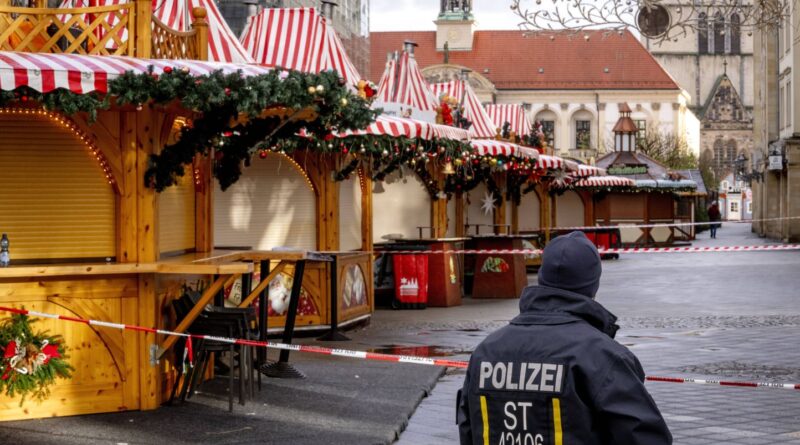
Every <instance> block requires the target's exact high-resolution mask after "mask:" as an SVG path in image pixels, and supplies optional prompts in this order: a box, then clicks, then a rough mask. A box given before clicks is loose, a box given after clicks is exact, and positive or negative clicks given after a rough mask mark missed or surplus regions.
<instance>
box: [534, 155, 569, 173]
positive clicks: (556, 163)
mask: <svg viewBox="0 0 800 445" xmlns="http://www.w3.org/2000/svg"><path fill="white" fill-rule="evenodd" d="M565 166H566V163H565V160H564V158H560V157H558V156H551V155H539V160H538V161H537V162H536V168H538V169H540V170H545V169H553V170H555V169H563V168H564V167H565Z"/></svg>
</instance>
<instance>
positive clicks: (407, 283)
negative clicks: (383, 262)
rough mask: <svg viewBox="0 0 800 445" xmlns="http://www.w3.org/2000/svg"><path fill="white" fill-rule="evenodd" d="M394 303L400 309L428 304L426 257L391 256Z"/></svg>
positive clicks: (421, 306)
mask: <svg viewBox="0 0 800 445" xmlns="http://www.w3.org/2000/svg"><path fill="white" fill-rule="evenodd" d="M392 266H393V269H394V288H395V301H396V302H398V303H399V305H400V307H412V308H413V307H416V308H424V307H425V306H426V305H427V304H428V256H427V255H407V254H403V255H393V258H392Z"/></svg>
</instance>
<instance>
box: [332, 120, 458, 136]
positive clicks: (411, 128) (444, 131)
mask: <svg viewBox="0 0 800 445" xmlns="http://www.w3.org/2000/svg"><path fill="white" fill-rule="evenodd" d="M368 134H369V135H385V136H391V137H407V138H410V139H423V140H432V139H435V138H436V139H452V140H459V141H461V140H467V139H469V133H467V130H464V129H462V128H456V127H450V126H447V125H438V124H432V123H430V122H424V121H420V120H416V119H409V118H404V117H396V116H389V115H385V114H382V115H380V116H378V118H377V119H376V120H375V122H374V123H372V124H371V125H370V126H368V127H367V128H365V129H363V130H348V131H346V132H343V133H341V135H340V136H343V137H344V136H360V135H368Z"/></svg>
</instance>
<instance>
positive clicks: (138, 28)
mask: <svg viewBox="0 0 800 445" xmlns="http://www.w3.org/2000/svg"><path fill="white" fill-rule="evenodd" d="M152 13H153V10H152V4H151V2H150V0H146V1H145V0H137V1H135V2H131V3H124V4H120V5H114V6H95V7H86V8H82V7H76V8H67V9H64V8H60V9H49V8H21V7H14V6H7V5H0V129H2V130H0V131H2V132H3V136H4V137H3V138H2V141H0V166H2V168H3V172H4V174H3V181H5V184H4V185H5V187H4V188H3V190H2V191H0V194H2V195H3V197H2V198H0V207H2V209H3V213H2V214H0V230H2V231H3V232H5V233H8V237H9V239H10V255H11V266H10V267H7V268H1V269H0V283H2V285H0V300H2V305H4V306H13V307H25V308H26V309H29V310H36V311H40V312H44V313H51V314H58V315H65V316H71V317H79V318H86V319H95V320H101V321H105V322H111V323H124V324H129V325H139V326H145V327H159V328H171V329H175V330H178V331H183V330H185V329H186V328H187V327H188V325H189V324H190V323H191V321H192V320H193V318H194V317H196V316H197V315H198V314H199V313H200V311H201V310H202V308H203V307H204V306H205V304H206V303H210V302H212V301H213V299H214V298H215V296H216V295H217V293H218V292H219V291H220V290H221V289H222V288H223V287H224V286H225V284H227V283H231V282H233V281H235V280H236V279H237V278H239V277H241V276H243V275H249V274H251V273H252V272H253V270H254V262H255V263H258V262H259V261H261V260H266V261H270V260H274V262H273V263H272V264H274V265H275V267H276V268H277V270H286V269H290V268H291V266H292V263H295V262H298V261H304V260H305V259H306V257H304V256H302V255H300V256H295V257H292V258H289V257H288V256H286V255H288V254H283V255H284V256H285V258H284V257H281V256H280V253H274V252H252V253H249V254H247V255H245V254H237V255H232V254H230V253H227V254H223V255H222V256H218V253H215V252H214V251H213V245H214V241H213V235H214V232H213V225H214V224H213V221H214V219H215V215H214V205H213V199H212V196H213V194H214V192H213V190H214V187H215V185H214V182H213V178H214V176H216V177H217V179H218V180H220V181H223V180H224V181H225V182H226V184H228V185H230V184H233V183H235V182H236V179H238V174H239V173H240V172H239V171H238V169H239V168H240V167H241V165H242V163H243V162H245V161H246V160H247V158H248V156H249V155H250V154H252V153H250V152H249V151H247V150H245V151H239V150H238V149H237V147H243V148H249V147H251V145H250V143H248V141H250V142H252V141H254V140H256V139H262V136H263V135H273V136H274V138H284V137H286V135H287V134H288V135H292V134H295V133H296V132H297V131H298V130H299V129H301V128H302V127H309V128H313V129H316V130H318V131H319V133H320V134H322V130H324V129H325V126H326V125H331V124H333V125H335V126H337V127H339V128H349V127H352V126H362V125H366V124H368V123H369V121H370V119H371V118H372V114H371V112H370V111H369V110H368V108H367V106H366V102H365V101H363V100H361V99H360V98H358V97H356V96H355V95H354V94H352V93H351V92H350V91H349V90H348V89H347V88H346V87H345V86H342V85H340V84H339V82H338V79H337V77H336V76H335V75H334V74H330V73H327V74H320V75H316V74H299V73H284V74H281V73H278V72H276V71H274V70H272V69H269V68H264V67H257V66H253V65H239V64H226V63H209V62H201V61H199V60H204V59H206V58H207V54H208V52H209V51H210V49H211V48H212V47H215V45H217V44H222V43H223V40H221V39H222V38H221V37H220V35H219V34H210V33H208V31H207V28H208V24H207V22H206V20H205V18H206V12H205V11H204V10H202V9H195V10H194V11H193V18H194V23H193V25H192V29H191V31H188V32H185V33H176V32H174V31H172V30H170V29H168V28H165V27H162V25H161V24H160V23H159V22H158V21H155V20H151V17H152ZM69 17H90V18H91V21H90V22H89V23H84V24H83V25H86V26H91V27H92V29H95V28H97V29H102V30H109V29H115V30H120V32H116V31H114V32H97V33H91V32H84V33H82V34H80V35H75V34H73V33H65V31H64V30H66V29H67V27H68V26H73V25H76V22H74V21H72V22H68V23H69V24H68V25H67V24H64V22H62V20H67V21H68V20H69ZM44 22H49V23H51V24H52V25H53V27H44V26H36V24H37V23H44ZM25 23H28V24H30V25H32V26H28V25H25V26H23V25H24V24H25ZM61 24H64V26H63V27H62V26H61ZM223 24H224V22H223ZM83 25H80V26H83ZM115 26H117V28H114V27H115ZM153 27H155V28H153ZM153 29H155V30H154V31H151V30H153ZM54 30H55V31H54ZM59 30H60V31H59ZM122 31H124V32H122ZM52 32H59V33H60V34H57V35H50V34H48V33H52ZM12 36H14V37H12ZM54 36H55V37H54ZM58 36H60V37H58ZM165 36H169V38H168V39H166V40H165ZM17 38H19V39H17ZM170 45H172V46H170ZM217 48H218V47H217ZM30 52H40V53H39V54H35V55H33V54H30ZM54 53H64V54H54ZM84 53H91V55H85V54H84ZM112 54H117V55H126V56H135V58H134V57H125V58H120V57H117V56H114V55H112ZM154 54H158V56H159V57H171V58H175V59H178V58H180V59H184V60H154V59H150V58H149V57H151V56H152V55H154ZM287 78H288V79H289V80H291V82H290V83H286V84H285V85H290V84H291V85H295V87H286V88H287V90H286V91H287V94H291V97H292V102H293V103H295V104H298V106H299V108H297V109H287V108H285V107H284V106H283V104H281V103H274V102H267V101H265V103H267V105H268V106H263V105H259V104H258V103H247V102H245V101H244V99H242V97H243V96H240V94H242V92H243V91H247V94H248V95H251V94H255V95H259V96H260V97H261V98H264V99H266V98H267V96H265V94H270V93H269V92H268V91H266V90H263V89H262V87H261V86H260V85H268V88H284V82H286V79H287ZM319 85H324V89H322V88H319V87H318V86H319ZM310 86H315V88H314V90H313V91H312V90H311V89H310ZM105 97H108V98H110V99H111V101H110V104H108V103H104V102H103V100H102V99H104V98H105ZM326 103H327V104H333V105H331V106H320V104H326ZM43 104H47V107H48V109H47V110H45V109H44V108H43V106H42V105H43ZM187 104H189V105H187ZM234 104H236V105H234ZM237 107H238V110H239V111H241V113H239V114H237V112H236V110H237ZM210 113H211V114H216V116H217V118H216V119H212V118H211V117H210V116H209V114H210ZM342 115H344V116H346V117H340V116H342ZM290 116H291V117H292V118H289V117H290ZM322 122H325V123H326V124H322ZM23 123H24V125H23ZM276 129H277V130H276ZM179 135H180V136H179ZM247 138H251V139H247ZM226 144H227V145H226ZM22 147H24V148H25V149H24V150H22V149H21V148H22ZM181 150H185V151H181ZM204 153H205V154H207V156H204V155H203V154H204ZM270 156H273V155H270ZM274 156H275V157H280V156H282V155H280V154H275V155H274ZM293 159H296V160H298V161H297V162H305V165H307V166H313V168H314V170H312V172H313V173H311V174H309V175H308V176H309V178H311V179H313V180H318V181H319V182H318V183H317V184H314V187H315V190H316V192H315V193H318V194H319V196H320V198H318V200H317V202H318V206H320V207H319V208H322V209H325V213H324V216H320V218H325V221H326V223H325V224H321V225H319V226H321V227H323V228H322V229H319V226H318V232H317V234H316V235H317V236H316V238H317V241H318V242H319V243H321V244H318V246H324V248H334V249H335V248H336V247H338V246H337V245H336V243H337V242H338V237H337V233H336V226H337V224H336V222H337V221H338V219H337V217H338V208H337V205H338V202H337V201H336V196H337V190H338V186H339V184H336V183H333V181H331V180H330V171H331V170H332V168H331V165H333V162H334V161H333V160H332V158H331V159H326V158H324V157H320V156H318V155H317V154H315V153H312V152H310V151H308V150H297V151H296V153H295V154H294V155H293ZM312 160H314V161H312ZM306 161H307V162H306ZM181 166H185V167H186V168H187V170H188V171H187V174H186V175H184V176H181V175H180V173H179V168H180V167H181ZM245 170H246V169H245ZM323 172H324V173H323ZM323 178H324V179H323ZM365 181H366V182H367V183H368V181H369V178H368V177H367V178H366V179H365ZM173 183H174V184H175V185H174V186H173V187H172V188H166V190H165V191H164V192H163V193H158V191H157V189H158V190H161V189H163V188H165V187H167V186H169V185H171V184H173ZM351 192H352V191H351ZM365 202H366V203H367V204H366V205H365V207H364V208H367V209H368V208H369V198H365ZM319 203H321V204H319ZM351 205H352V203H351ZM320 214H321V213H318V215H320ZM364 219H365V220H367V221H368V220H369V218H368V216H367V217H365V218H364ZM364 225H366V226H368V224H364ZM364 239H365V240H366V241H365V243H366V244H367V245H368V244H369V242H370V241H371V237H370V236H367V237H366V238H364ZM208 257H211V258H214V259H213V260H207V259H206V258H208ZM364 264H366V267H369V263H368V262H364ZM357 267H358V266H357ZM367 273H368V272H367ZM340 276H344V277H347V274H343V275H340ZM272 278H274V277H270V278H269V279H270V280H271V279H272ZM343 280H345V282H344V283H343V286H342V287H347V283H346V280H347V278H343ZM203 282H204V283H205V284H204V285H201V286H199V290H200V292H201V294H202V296H201V299H200V301H199V302H198V303H197V305H196V306H195V309H193V310H192V312H190V314H189V315H188V316H187V318H186V319H184V320H183V321H182V322H181V323H179V324H178V323H176V321H175V320H173V319H172V313H171V310H169V308H170V302H171V300H172V299H173V298H174V297H176V296H177V295H179V294H180V292H181V291H182V287H183V286H184V285H190V286H195V285H196V283H203ZM320 286H323V285H322V284H320ZM323 287H326V288H327V287H328V286H323ZM351 287H353V286H351ZM363 292H364V293H367V292H369V281H368V280H367V281H366V282H365V286H364V291H363ZM249 297H250V299H249V301H252V298H253V297H254V293H251V294H250V295H249ZM370 309H371V308H368V309H361V308H359V309H358V310H359V311H361V312H362V313H365V312H368V311H369V310H370ZM320 311H321V312H322V313H321V314H320V315H321V317H326V316H328V315H327V312H324V309H320ZM341 315H342V316H343V317H353V316H354V314H353V313H348V312H346V311H343V312H341ZM5 317H6V314H0V318H5ZM321 322H322V323H324V319H323V320H322V321H321ZM36 328H37V329H47V330H50V331H51V332H54V333H58V334H61V335H62V336H63V340H62V341H63V344H64V345H65V346H66V347H67V352H68V354H69V358H68V360H69V363H70V364H71V365H72V366H73V367H74V368H75V369H74V371H73V374H72V377H71V379H69V380H59V381H58V382H57V384H55V385H54V386H53V387H52V388H51V389H52V394H51V396H50V397H49V398H48V399H46V400H45V401H43V402H42V403H41V404H37V403H35V402H33V401H27V402H25V403H24V404H22V405H20V401H19V399H18V398H9V397H7V396H6V395H0V420H10V419H24V418H36V417H49V416H56V415H58V416H63V415H75V414H87V413H98V412H111V411H120V410H135V409H155V408H157V407H158V406H159V405H160V403H161V402H162V400H164V397H165V394H168V393H169V391H170V389H171V387H172V386H173V385H174V384H175V379H176V377H177V375H178V374H177V372H176V370H175V367H174V365H175V361H174V360H173V359H172V355H171V354H170V351H169V349H170V346H171V345H172V343H173V342H174V338H175V337H165V336H163V335H155V334H152V333H143V332H142V333H137V332H133V331H118V330H113V329H107V328H103V327H101V326H97V325H87V324H82V323H65V322H63V321H57V320H42V321H38V322H37V323H36ZM163 351H167V353H166V354H163V353H162V352H163ZM159 357H160V360H158V359H159Z"/></svg>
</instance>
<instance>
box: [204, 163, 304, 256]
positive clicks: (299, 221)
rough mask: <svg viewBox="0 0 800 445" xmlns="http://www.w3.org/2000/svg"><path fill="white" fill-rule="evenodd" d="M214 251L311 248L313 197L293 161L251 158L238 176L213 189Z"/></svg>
mask: <svg viewBox="0 0 800 445" xmlns="http://www.w3.org/2000/svg"><path fill="white" fill-rule="evenodd" d="M214 193H215V194H214V244H215V245H216V246H217V247H247V248H253V249H256V250H266V249H272V248H274V247H289V248H295V249H305V250H315V249H316V248H317V210H316V196H315V195H314V191H313V190H312V189H311V185H310V184H309V183H308V180H307V179H306V177H305V176H304V175H303V173H301V172H300V171H299V167H298V166H297V165H296V164H294V162H293V161H292V160H291V159H289V158H287V157H285V156H284V155H280V154H272V153H270V154H269V155H268V156H267V158H266V159H253V164H252V165H251V166H250V167H247V168H245V169H244V173H243V174H242V177H241V178H240V179H239V181H237V182H236V183H235V184H233V185H232V186H231V187H229V188H228V190H226V191H224V192H223V191H222V190H221V189H220V188H219V185H217V186H216V190H215V191H214Z"/></svg>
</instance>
